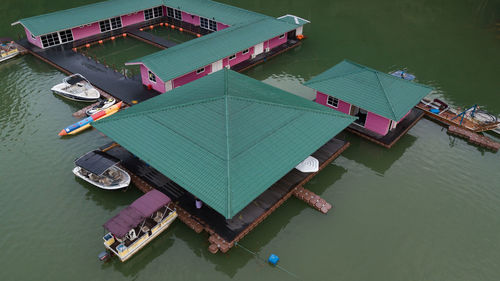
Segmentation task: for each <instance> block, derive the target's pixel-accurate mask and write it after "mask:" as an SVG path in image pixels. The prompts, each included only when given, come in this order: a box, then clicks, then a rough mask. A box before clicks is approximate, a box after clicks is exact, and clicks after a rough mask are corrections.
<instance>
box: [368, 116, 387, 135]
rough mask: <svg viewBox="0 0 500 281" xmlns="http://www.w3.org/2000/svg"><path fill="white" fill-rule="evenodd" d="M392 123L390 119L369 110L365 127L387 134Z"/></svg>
mask: <svg viewBox="0 0 500 281" xmlns="http://www.w3.org/2000/svg"><path fill="white" fill-rule="evenodd" d="M390 123H391V120H390V119H387V118H385V117H382V116H380V115H377V114H375V113H372V112H368V115H367V116H366V122H365V128H366V129H368V130H370V131H373V132H375V133H378V134H380V135H385V134H387V132H388V131H389V125H390Z"/></svg>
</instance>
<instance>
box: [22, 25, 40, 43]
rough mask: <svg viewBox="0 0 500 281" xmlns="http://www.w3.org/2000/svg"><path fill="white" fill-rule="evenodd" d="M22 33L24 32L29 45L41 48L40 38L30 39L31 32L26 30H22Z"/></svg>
mask: <svg viewBox="0 0 500 281" xmlns="http://www.w3.org/2000/svg"><path fill="white" fill-rule="evenodd" d="M24 31H25V32H26V38H28V41H29V42H30V43H31V44H33V45H35V46H37V47H40V48H43V46H42V41H41V40H40V36H35V38H33V37H31V32H30V31H29V30H28V29H27V28H24Z"/></svg>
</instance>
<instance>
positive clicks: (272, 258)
mask: <svg viewBox="0 0 500 281" xmlns="http://www.w3.org/2000/svg"><path fill="white" fill-rule="evenodd" d="M279 260H280V258H279V257H278V256H277V255H275V254H271V255H270V256H269V259H268V260H267V261H268V262H269V263H270V264H272V265H276V264H277V263H278V261H279Z"/></svg>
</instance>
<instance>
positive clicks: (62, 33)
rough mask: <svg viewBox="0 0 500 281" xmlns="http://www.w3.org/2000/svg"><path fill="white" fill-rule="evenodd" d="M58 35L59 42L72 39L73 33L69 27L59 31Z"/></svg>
mask: <svg viewBox="0 0 500 281" xmlns="http://www.w3.org/2000/svg"><path fill="white" fill-rule="evenodd" d="M59 37H60V38H61V44H62V43H67V42H71V41H73V33H71V29H67V30H63V31H59Z"/></svg>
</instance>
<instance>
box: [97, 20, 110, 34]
mask: <svg viewBox="0 0 500 281" xmlns="http://www.w3.org/2000/svg"><path fill="white" fill-rule="evenodd" d="M99 27H100V28H101V32H106V31H110V30H111V24H110V23H109V20H103V21H100V22H99Z"/></svg>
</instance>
